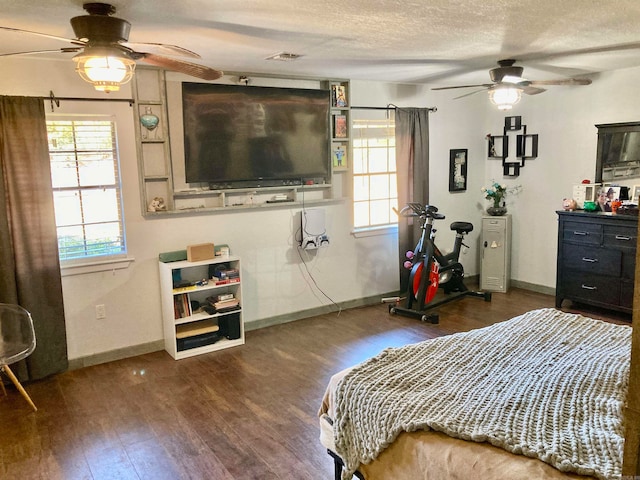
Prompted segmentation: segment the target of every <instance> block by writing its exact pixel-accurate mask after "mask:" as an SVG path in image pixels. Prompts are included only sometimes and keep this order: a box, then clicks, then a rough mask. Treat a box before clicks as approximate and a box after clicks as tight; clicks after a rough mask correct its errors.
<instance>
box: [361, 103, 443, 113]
mask: <svg viewBox="0 0 640 480" xmlns="http://www.w3.org/2000/svg"><path fill="white" fill-rule="evenodd" d="M351 108H353V109H358V110H395V109H398V108H399V109H402V107H398V106H396V105H394V104H393V103H390V104H388V105H387V106H386V107H351ZM427 110H428V111H430V112H437V111H438V109H437V108H436V107H429V108H427Z"/></svg>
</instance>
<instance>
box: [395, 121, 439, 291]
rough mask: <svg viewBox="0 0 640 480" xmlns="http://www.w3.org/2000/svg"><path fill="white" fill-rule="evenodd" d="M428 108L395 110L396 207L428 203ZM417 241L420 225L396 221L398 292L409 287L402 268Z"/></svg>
mask: <svg viewBox="0 0 640 480" xmlns="http://www.w3.org/2000/svg"><path fill="white" fill-rule="evenodd" d="M430 110H431V109H429V108H396V111H395V130H396V168H397V172H398V173H397V176H398V207H399V208H402V207H404V206H405V205H406V204H407V203H408V202H417V203H423V204H427V203H429V112H430ZM419 237H420V225H418V224H417V222H414V221H413V218H407V217H399V219H398V260H399V261H398V265H399V269H400V291H401V292H405V291H406V290H407V287H408V283H409V270H407V269H406V268H404V267H403V266H402V264H403V263H404V261H405V260H406V257H405V254H406V252H407V250H413V249H414V248H415V246H416V243H417V241H418V238H419Z"/></svg>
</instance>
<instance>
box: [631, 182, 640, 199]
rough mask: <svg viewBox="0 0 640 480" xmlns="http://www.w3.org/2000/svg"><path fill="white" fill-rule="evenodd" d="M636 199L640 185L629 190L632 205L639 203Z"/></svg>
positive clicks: (639, 195)
mask: <svg viewBox="0 0 640 480" xmlns="http://www.w3.org/2000/svg"><path fill="white" fill-rule="evenodd" d="M638 197H640V185H634V186H633V189H632V190H631V201H632V202H633V203H640V199H638Z"/></svg>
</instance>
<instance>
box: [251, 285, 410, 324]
mask: <svg viewBox="0 0 640 480" xmlns="http://www.w3.org/2000/svg"><path fill="white" fill-rule="evenodd" d="M397 295H398V292H392V293H381V294H380V295H373V296H370V297H364V298H358V299H355V300H349V301H346V302H340V303H338V304H337V306H336V305H324V306H322V307H316V308H309V309H307V310H300V311H298V312H291V313H287V314H284V315H277V316H275V317H269V318H262V319H260V320H255V321H253V322H246V323H245V324H244V330H245V331H246V332H249V331H251V330H258V329H260V328H266V327H272V326H274V325H280V324H283V323H289V322H295V321H297V320H303V319H305V318H309V317H315V316H316V315H324V314H326V313H331V312H337V311H338V308H340V309H341V310H347V309H349V308H356V307H364V306H368V305H375V304H376V303H380V300H381V299H382V298H384V297H391V296H397Z"/></svg>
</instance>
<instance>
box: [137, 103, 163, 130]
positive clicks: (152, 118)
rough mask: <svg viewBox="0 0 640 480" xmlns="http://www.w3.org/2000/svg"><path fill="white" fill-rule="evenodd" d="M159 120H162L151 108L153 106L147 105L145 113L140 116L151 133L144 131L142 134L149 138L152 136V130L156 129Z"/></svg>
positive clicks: (143, 124)
mask: <svg viewBox="0 0 640 480" xmlns="http://www.w3.org/2000/svg"><path fill="white" fill-rule="evenodd" d="M159 122H160V119H159V118H158V116H157V115H154V113H153V111H152V110H151V107H146V109H145V112H144V115H141V116H140V123H141V124H142V126H143V127H144V128H146V129H147V131H148V132H149V133H146V132H143V135H142V136H143V137H144V138H147V137H148V136H150V135H151V132H153V131H154V130H155V129H156V127H157V126H158V123H159ZM154 135H155V133H154Z"/></svg>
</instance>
